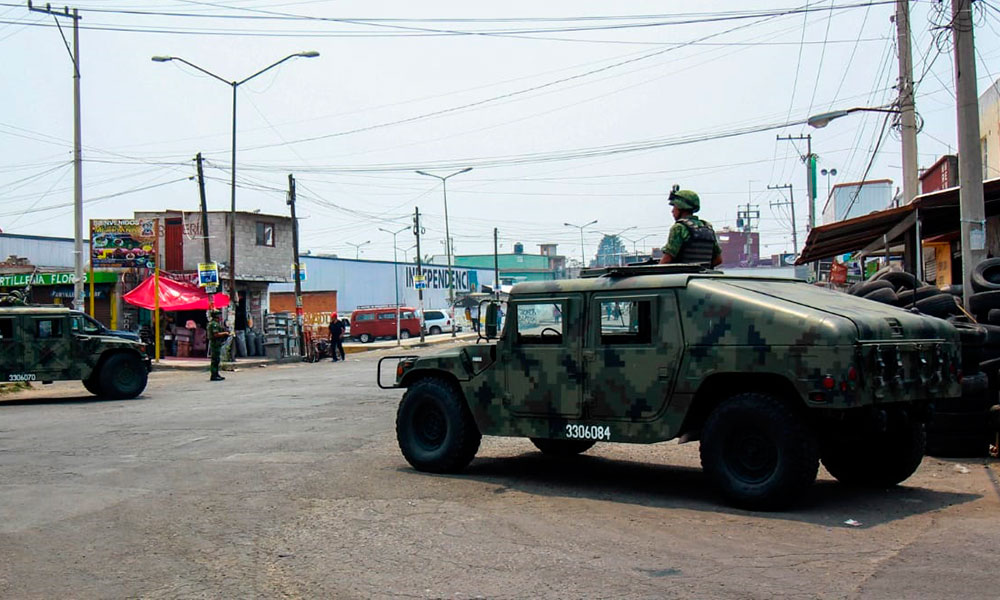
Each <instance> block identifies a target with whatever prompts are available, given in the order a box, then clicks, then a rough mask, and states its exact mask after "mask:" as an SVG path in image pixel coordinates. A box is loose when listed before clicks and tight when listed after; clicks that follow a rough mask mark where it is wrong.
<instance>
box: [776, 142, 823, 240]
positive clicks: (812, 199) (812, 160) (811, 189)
mask: <svg viewBox="0 0 1000 600" xmlns="http://www.w3.org/2000/svg"><path fill="white" fill-rule="evenodd" d="M797 140H805V141H806V153H805V156H799V158H800V159H801V160H802V162H804V163H805V164H806V197H807V198H809V222H808V223H806V232H807V233H808V232H810V231H812V229H813V227H815V226H816V155H814V154H813V150H812V135H786V136H784V137H782V136H780V135H779V136H778V141H779V142H794V141H797Z"/></svg>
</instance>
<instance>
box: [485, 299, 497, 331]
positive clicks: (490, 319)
mask: <svg viewBox="0 0 1000 600" xmlns="http://www.w3.org/2000/svg"><path fill="white" fill-rule="evenodd" d="M498 309H499V306H497V303H496V302H490V303H488V304H487V305H486V323H485V329H486V339H488V340H491V339H493V338H495V337H497V310H498Z"/></svg>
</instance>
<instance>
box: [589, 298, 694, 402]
mask: <svg viewBox="0 0 1000 600" xmlns="http://www.w3.org/2000/svg"><path fill="white" fill-rule="evenodd" d="M588 329H589V330H588V340H587V348H586V349H585V350H584V360H585V362H586V365H587V383H586V386H585V387H586V389H585V390H584V402H585V406H586V409H587V410H586V415H587V417H588V418H600V419H627V420H642V419H650V418H653V417H654V416H656V415H657V414H658V413H659V412H660V410H661V409H662V408H663V406H664V404H665V403H666V402H667V398H668V397H669V395H670V391H671V389H672V388H673V385H674V380H675V377H676V374H677V368H678V363H679V361H680V357H681V349H682V348H681V346H682V341H681V328H680V319H679V315H678V309H677V302H676V299H675V296H674V294H673V293H672V292H668V293H664V294H657V295H631V294H610V293H601V294H595V295H594V296H593V298H592V300H591V303H590V319H589V328H588Z"/></svg>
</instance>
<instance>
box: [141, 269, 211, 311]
mask: <svg viewBox="0 0 1000 600" xmlns="http://www.w3.org/2000/svg"><path fill="white" fill-rule="evenodd" d="M153 279H154V278H153V277H149V278H148V279H146V280H145V281H143V282H142V283H140V284H139V285H137V286H135V289H133V290H132V291H131V292H128V293H127V294H125V295H124V296H122V300H124V301H125V302H128V303H129V304H133V305H135V306H141V307H142V308H148V309H149V310H153V309H155V308H156V295H155V292H154V281H153ZM159 279H160V310H208V294H206V293H205V291H204V290H203V289H201V288H199V287H197V286H194V285H191V284H190V283H185V282H183V281H175V280H173V279H167V278H166V277H160V278H159ZM213 299H214V300H215V308H223V307H225V306H229V295H228V294H223V293H222V292H219V293H217V294H215V296H214V298H213Z"/></svg>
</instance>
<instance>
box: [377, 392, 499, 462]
mask: <svg viewBox="0 0 1000 600" xmlns="http://www.w3.org/2000/svg"><path fill="white" fill-rule="evenodd" d="M481 439H482V435H481V434H480V433H479V428H478V427H476V423H475V421H474V420H473V418H472V413H470V412H469V408H468V407H467V406H466V405H465V401H464V399H462V397H461V396H460V394H459V393H458V391H457V390H456V389H455V388H454V387H453V386H452V385H451V384H449V383H448V382H446V381H444V380H442V379H439V378H437V377H427V378H424V379H421V380H419V381H417V382H415V383H414V384H413V385H411V386H410V388H409V389H408V390H406V393H405V394H403V399H402V400H400V402H399V408H398V409H397V410H396V441H397V442H399V449H400V450H402V452H403V456H404V457H405V458H406V461H407V462H408V463H410V464H411V465H413V468H415V469H417V470H418V471H428V472H431V473H457V472H458V471H461V470H462V469H464V468H465V467H466V466H468V464H469V463H470V462H472V459H473V458H475V456H476V452H477V451H478V450H479V441H480V440H481Z"/></svg>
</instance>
